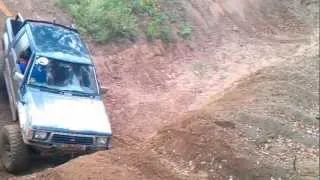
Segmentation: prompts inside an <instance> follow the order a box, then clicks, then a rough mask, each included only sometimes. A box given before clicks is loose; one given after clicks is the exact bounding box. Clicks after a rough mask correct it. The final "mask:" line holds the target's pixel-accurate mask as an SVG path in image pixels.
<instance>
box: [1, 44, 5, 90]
mask: <svg viewBox="0 0 320 180" xmlns="http://www.w3.org/2000/svg"><path fill="white" fill-rule="evenodd" d="M3 71H4V44H3V41H2V49H1V54H0V91H1V90H3V88H4V84H5V82H4V77H3Z"/></svg>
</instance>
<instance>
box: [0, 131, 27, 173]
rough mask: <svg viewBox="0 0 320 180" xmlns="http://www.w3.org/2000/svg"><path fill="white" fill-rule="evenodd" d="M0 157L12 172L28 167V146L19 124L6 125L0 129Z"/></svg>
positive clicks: (6, 167)
mask: <svg viewBox="0 0 320 180" xmlns="http://www.w3.org/2000/svg"><path fill="white" fill-rule="evenodd" d="M0 159H1V162H2V164H3V166H4V168H5V169H6V170H7V171H8V172H11V173H18V172H21V171H25V170H26V169H27V168H28V161H29V154H28V147H27V145H26V144H24V142H23V140H22V136H21V133H20V128H19V126H18V125H7V126H4V127H3V128H2V129H1V131H0Z"/></svg>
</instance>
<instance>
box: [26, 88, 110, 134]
mask: <svg viewBox="0 0 320 180" xmlns="http://www.w3.org/2000/svg"><path fill="white" fill-rule="evenodd" d="M25 96H26V102H27V106H28V108H27V109H28V112H29V113H30V114H29V117H31V121H30V125H31V126H32V127H33V128H38V129H48V130H50V129H53V130H56V131H59V130H61V131H62V130H63V131H67V132H69V131H72V132H76V133H93V134H94V133H99V134H100V133H101V134H106V135H111V134H112V132H111V127H110V121H109V117H108V114H107V112H106V110H105V107H104V104H103V102H102V101H101V100H99V99H94V98H88V97H78V96H72V95H63V94H54V93H50V92H44V91H40V90H29V91H27V93H26V95H25Z"/></svg>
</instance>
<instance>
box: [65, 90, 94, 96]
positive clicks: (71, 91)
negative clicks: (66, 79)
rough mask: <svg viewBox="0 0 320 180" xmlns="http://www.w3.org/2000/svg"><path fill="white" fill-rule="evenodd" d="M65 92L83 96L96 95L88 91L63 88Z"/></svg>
mask: <svg viewBox="0 0 320 180" xmlns="http://www.w3.org/2000/svg"><path fill="white" fill-rule="evenodd" d="M62 91H63V92H64V93H71V94H72V95H77V96H83V97H95V94H92V93H86V92H81V91H76V90H62Z"/></svg>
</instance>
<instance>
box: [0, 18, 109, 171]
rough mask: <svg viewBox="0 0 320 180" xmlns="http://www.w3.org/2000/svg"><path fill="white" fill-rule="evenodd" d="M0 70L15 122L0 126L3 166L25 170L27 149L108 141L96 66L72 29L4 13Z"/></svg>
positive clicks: (78, 148) (92, 147) (70, 148)
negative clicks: (6, 15) (7, 16)
mask: <svg viewBox="0 0 320 180" xmlns="http://www.w3.org/2000/svg"><path fill="white" fill-rule="evenodd" d="M0 74H1V77H0V81H1V79H2V80H3V81H4V83H3V84H5V86H6V90H7V94H8V96H9V102H10V108H11V112H12V120H13V121H15V122H17V123H15V124H13V125H7V126H4V127H2V129H1V131H0V157H1V161H2V164H3V165H4V167H5V168H6V169H7V170H8V171H9V172H19V171H23V170H25V169H26V168H27V167H28V161H29V152H30V151H32V152H40V153H42V152H43V153H47V152H56V151H59V152H71V153H74V152H89V151H97V150H106V149H109V148H110V147H111V135H112V132H111V127H110V122H109V118H108V114H107V112H106V110H105V106H104V104H103V101H102V97H101V88H100V85H99V83H98V81H97V77H96V70H95V67H94V64H93V63H92V60H91V58H90V56H89V53H88V49H87V47H86V45H85V44H84V43H83V41H82V40H81V39H80V36H79V34H78V32H77V31H76V30H74V29H72V28H69V27H66V26H63V25H59V24H55V23H53V22H46V21H36V20H24V19H23V18H22V17H21V16H20V15H17V16H16V17H15V18H8V19H7V20H6V22H5V33H4V35H3V58H2V59H1V60H0ZM2 75H3V76H2Z"/></svg>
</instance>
